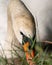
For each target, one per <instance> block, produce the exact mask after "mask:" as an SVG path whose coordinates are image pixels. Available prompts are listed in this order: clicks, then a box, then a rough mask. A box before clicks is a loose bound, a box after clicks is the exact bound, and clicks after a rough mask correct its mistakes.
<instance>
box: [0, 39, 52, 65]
mask: <svg viewBox="0 0 52 65" xmlns="http://www.w3.org/2000/svg"><path fill="white" fill-rule="evenodd" d="M31 41H32V45H31V48H33V47H34V48H35V57H34V58H33V59H32V61H33V62H35V63H36V65H52V51H51V52H47V50H48V47H46V49H45V50H43V48H42V43H39V42H35V41H36V40H34V41H33V40H32V39H31ZM14 46H15V47H16V48H18V49H20V50H21V51H22V52H23V53H24V51H23V49H22V48H20V47H17V46H16V45H14ZM13 51H14V53H13V52H12V51H11V54H14V55H16V59H18V58H19V59H18V61H19V63H20V62H21V64H20V65H28V63H27V61H26V57H25V53H24V56H23V57H21V56H20V55H19V54H18V53H17V51H16V50H15V49H13ZM3 52H4V50H3ZM9 60H10V62H9ZM9 60H8V59H7V58H6V56H5V58H3V57H1V56H0V65H18V64H16V62H17V61H16V62H15V59H14V58H13V56H12V58H11V59H9Z"/></svg>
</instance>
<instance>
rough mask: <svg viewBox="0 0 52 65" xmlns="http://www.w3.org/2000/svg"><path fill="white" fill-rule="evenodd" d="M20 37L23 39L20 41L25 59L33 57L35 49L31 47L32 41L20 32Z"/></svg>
mask: <svg viewBox="0 0 52 65" xmlns="http://www.w3.org/2000/svg"><path fill="white" fill-rule="evenodd" d="M20 33H21V35H22V37H23V39H22V40H23V41H22V45H23V49H24V52H25V54H26V59H30V58H33V57H34V55H35V53H34V52H35V51H34V49H31V45H32V41H31V39H30V38H28V37H27V36H25V35H24V34H23V33H22V32H20Z"/></svg>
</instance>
